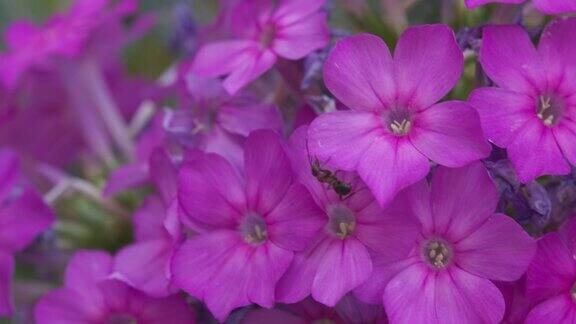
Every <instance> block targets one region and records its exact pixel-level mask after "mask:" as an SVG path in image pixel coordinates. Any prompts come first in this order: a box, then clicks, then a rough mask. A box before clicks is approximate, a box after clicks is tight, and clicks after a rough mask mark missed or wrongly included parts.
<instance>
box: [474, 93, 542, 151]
mask: <svg viewBox="0 0 576 324" xmlns="http://www.w3.org/2000/svg"><path fill="white" fill-rule="evenodd" d="M469 100H470V104H471V105H472V106H473V107H474V108H475V109H476V110H477V111H478V114H479V115H480V121H481V123H482V129H483V130H484V134H486V137H487V138H488V139H489V140H490V141H492V142H493V143H494V144H496V145H498V146H500V147H507V146H508V144H509V143H510V142H511V141H512V140H513V139H514V137H515V136H516V134H517V133H518V131H519V130H520V129H521V128H522V126H524V125H525V124H526V123H527V122H529V121H531V120H533V119H534V117H535V116H536V113H535V106H534V105H535V103H534V100H533V99H532V98H530V97H529V96H527V95H524V94H521V93H517V92H513V91H510V90H506V89H502V88H479V89H475V90H474V91H473V92H472V94H471V95H470V99H469Z"/></svg>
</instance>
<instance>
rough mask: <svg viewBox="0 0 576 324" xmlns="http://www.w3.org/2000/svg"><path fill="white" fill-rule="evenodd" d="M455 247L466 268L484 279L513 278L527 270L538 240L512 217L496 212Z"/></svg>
mask: <svg viewBox="0 0 576 324" xmlns="http://www.w3.org/2000/svg"><path fill="white" fill-rule="evenodd" d="M455 249H456V251H455V252H456V258H455V259H456V263H457V264H458V266H459V267H461V268H462V269H464V270H466V271H468V272H470V273H472V274H474V275H477V276H480V277H482V278H488V279H492V280H498V281H513V280H517V279H519V278H520V276H522V275H523V274H524V272H526V269H527V268H528V265H529V264H530V262H531V261H532V257H533V256H534V253H535V252H536V243H535V242H534V240H533V239H532V238H531V237H530V236H529V235H528V234H527V233H526V232H525V231H524V229H522V227H520V225H518V224H517V223H516V222H515V221H514V220H513V219H512V218H510V217H508V216H506V215H501V214H496V215H493V216H492V217H490V218H489V219H488V220H487V221H486V222H485V223H484V224H482V226H481V227H480V228H478V230H476V231H475V232H474V233H472V234H470V235H468V236H467V237H465V238H463V239H462V240H461V241H459V242H458V243H456V245H455Z"/></svg>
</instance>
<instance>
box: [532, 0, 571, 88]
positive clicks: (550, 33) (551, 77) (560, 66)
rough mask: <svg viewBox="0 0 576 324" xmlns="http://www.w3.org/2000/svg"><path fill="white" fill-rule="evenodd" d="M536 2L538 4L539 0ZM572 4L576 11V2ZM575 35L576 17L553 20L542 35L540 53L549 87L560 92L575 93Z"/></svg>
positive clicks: (539, 44)
mask: <svg viewBox="0 0 576 324" xmlns="http://www.w3.org/2000/svg"><path fill="white" fill-rule="evenodd" d="M560 1H561V0H560ZM555 2H558V1H555ZM568 2H572V1H568ZM534 3H535V4H537V1H534ZM572 6H573V8H574V10H575V11H576V3H573V2H572ZM575 35H576V19H574V18H569V19H555V20H553V21H551V22H550V23H549V24H548V25H547V26H546V28H545V30H544V31H543V32H542V36H540V42H539V43H538V53H539V54H540V56H541V57H542V62H543V65H544V66H545V67H546V72H547V73H546V75H547V77H548V83H549V84H548V87H549V88H550V89H557V90H556V91H557V92H558V93H574V88H575V87H576V76H574V71H575V70H576V45H575V44H576V37H575Z"/></svg>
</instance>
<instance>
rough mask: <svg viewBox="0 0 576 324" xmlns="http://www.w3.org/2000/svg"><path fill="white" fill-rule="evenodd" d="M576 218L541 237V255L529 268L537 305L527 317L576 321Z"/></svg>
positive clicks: (532, 297) (533, 320) (529, 290)
mask: <svg viewBox="0 0 576 324" xmlns="http://www.w3.org/2000/svg"><path fill="white" fill-rule="evenodd" d="M575 237H576V219H574V218H573V219H571V220H569V221H568V222H567V223H565V224H564V226H563V227H562V228H561V229H560V231H559V232H556V233H549V234H547V235H546V236H544V237H542V238H541V239H539V240H538V250H537V256H538V257H536V258H534V260H533V261H532V264H530V267H529V268H528V272H527V279H526V283H527V295H528V297H529V298H530V300H531V301H532V302H533V303H534V305H535V306H534V307H533V308H532V310H531V311H530V313H529V314H528V316H527V318H526V322H525V323H527V324H533V323H572V322H574V321H576V304H575V301H576V261H575V260H574V255H575V254H574V253H576V245H575V243H576V240H575Z"/></svg>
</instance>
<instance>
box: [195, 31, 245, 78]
mask: <svg viewBox="0 0 576 324" xmlns="http://www.w3.org/2000/svg"><path fill="white" fill-rule="evenodd" d="M254 46H255V45H254V44H253V42H251V41H246V40H231V41H223V42H217V43H209V44H206V45H204V46H202V47H201V48H200V49H199V50H198V52H197V53H196V56H195V57H194V62H193V63H192V69H191V72H192V73H193V74H197V75H200V76H204V77H217V76H221V75H225V74H228V73H231V72H232V71H234V70H236V69H238V68H239V67H240V66H242V65H243V64H244V62H245V60H247V59H250V57H251V54H252V52H251V49H252V48H253V47H254Z"/></svg>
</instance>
